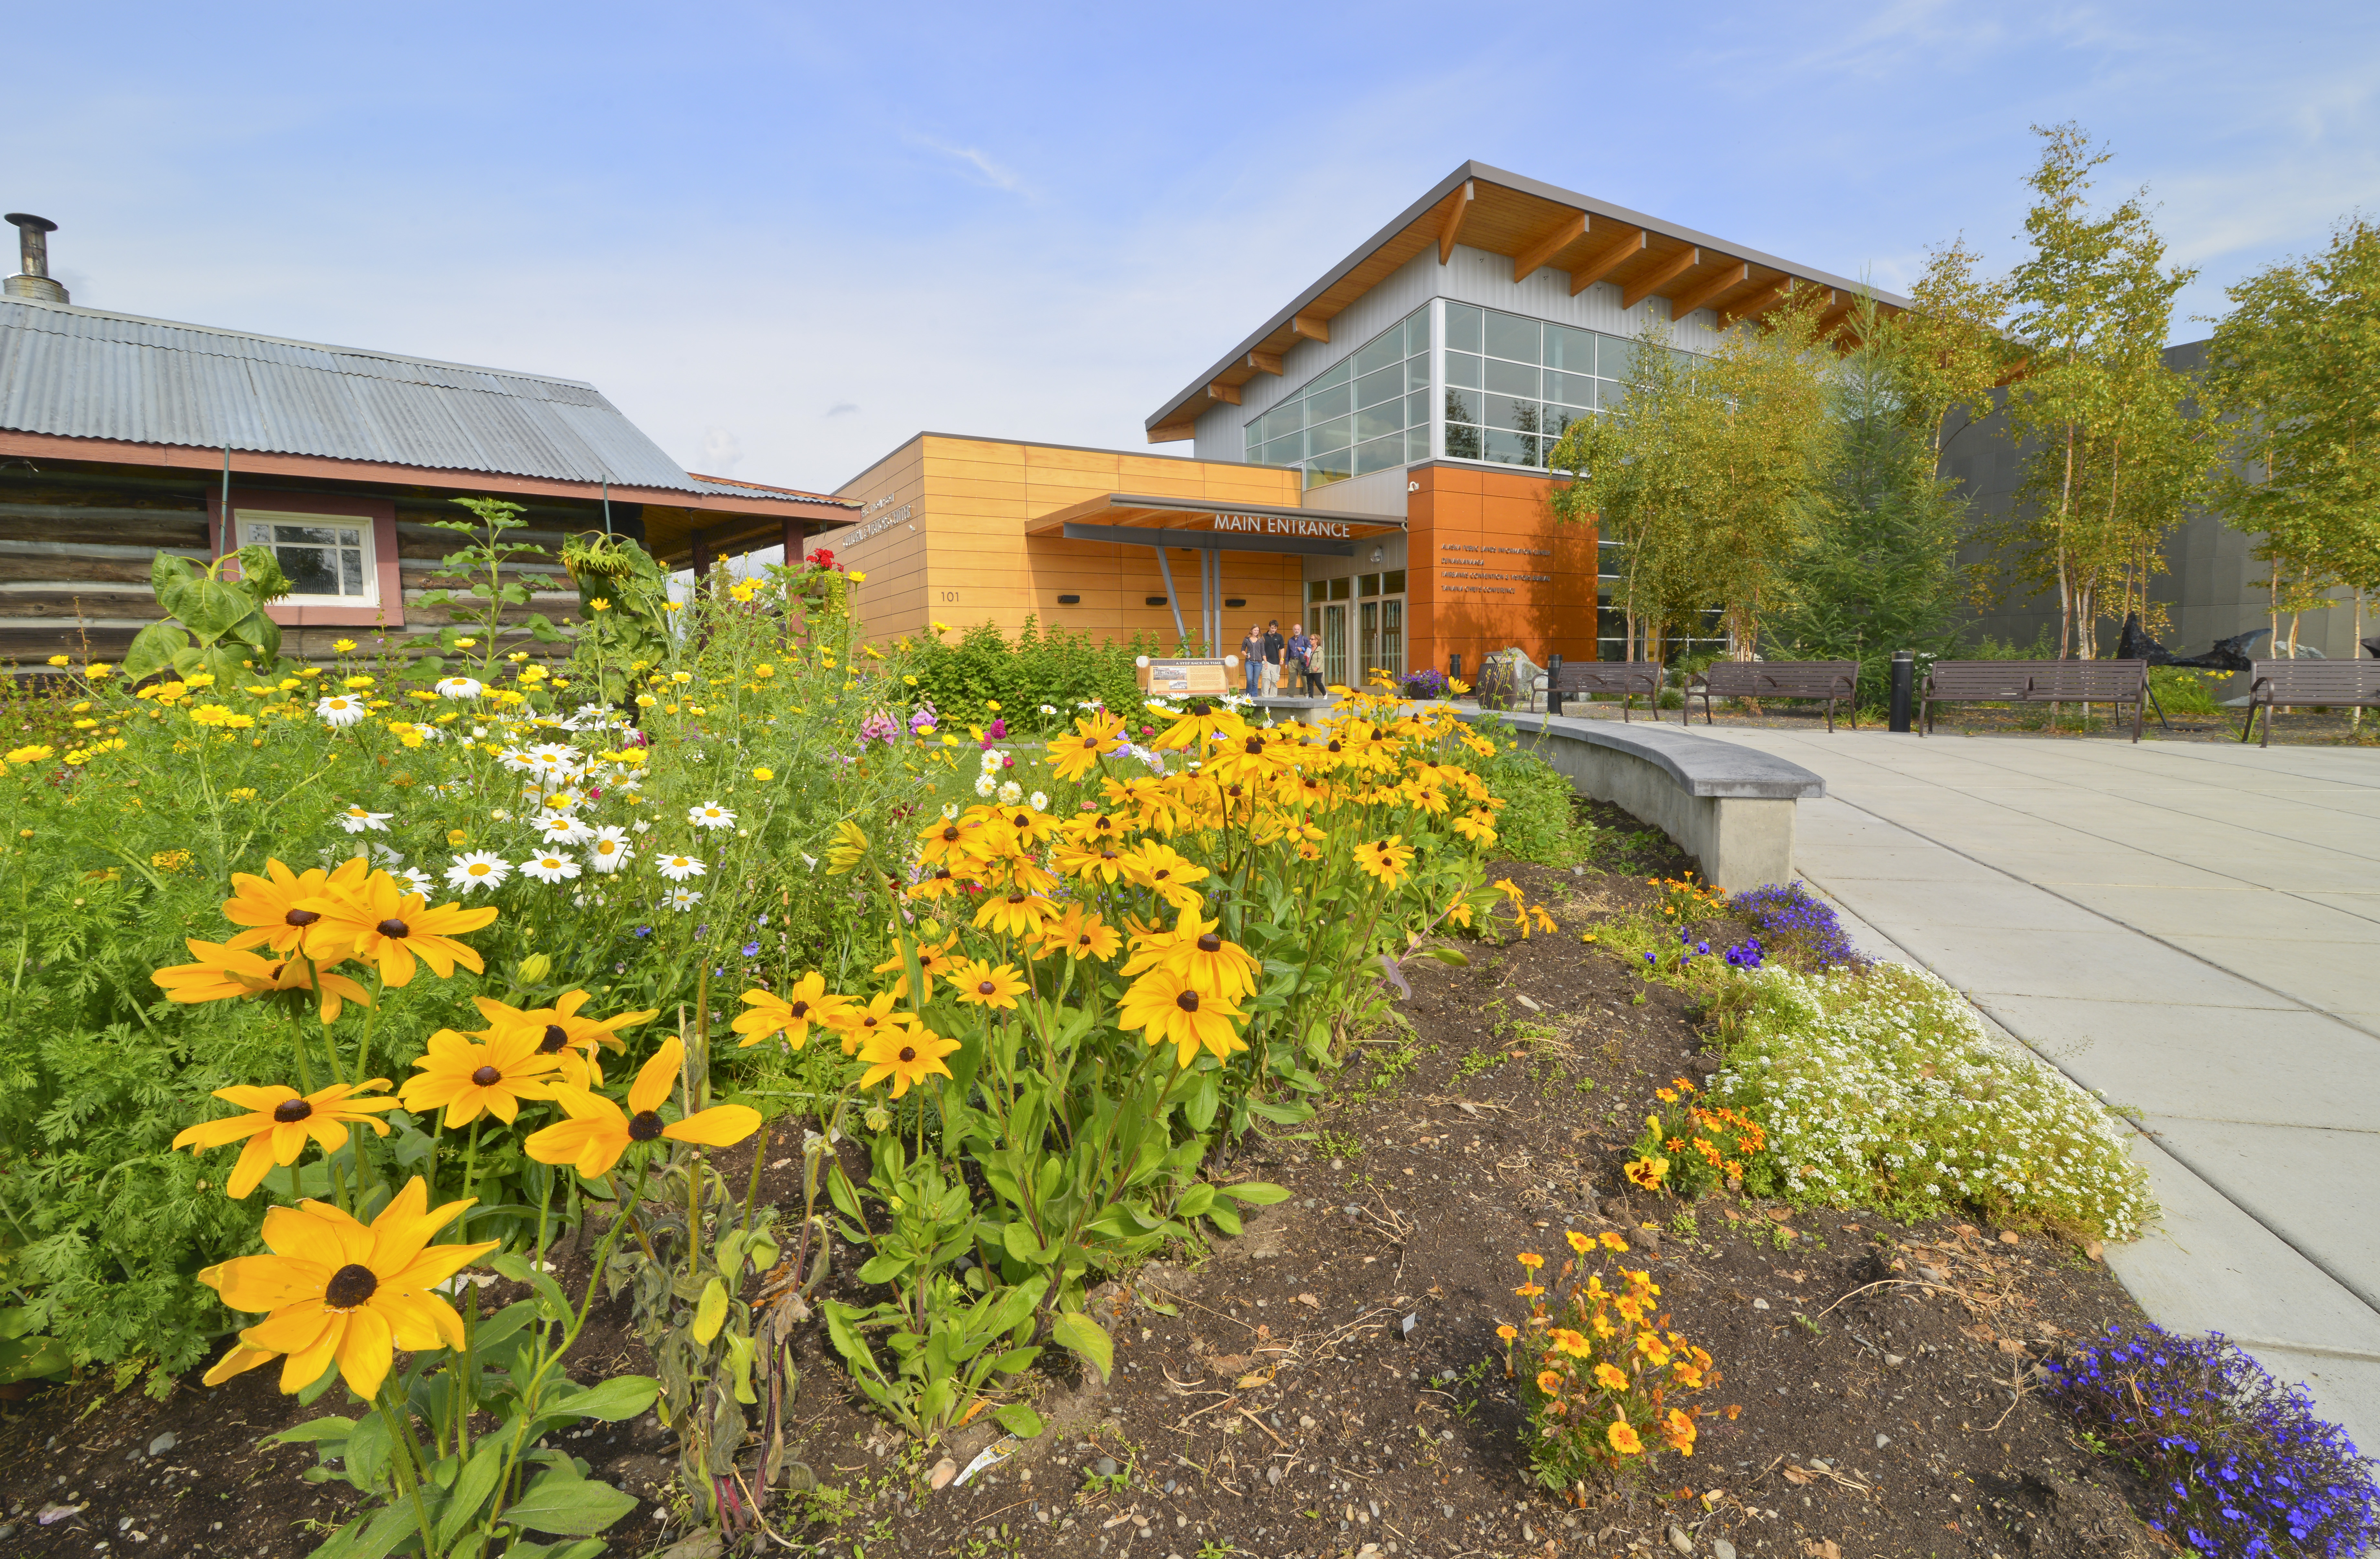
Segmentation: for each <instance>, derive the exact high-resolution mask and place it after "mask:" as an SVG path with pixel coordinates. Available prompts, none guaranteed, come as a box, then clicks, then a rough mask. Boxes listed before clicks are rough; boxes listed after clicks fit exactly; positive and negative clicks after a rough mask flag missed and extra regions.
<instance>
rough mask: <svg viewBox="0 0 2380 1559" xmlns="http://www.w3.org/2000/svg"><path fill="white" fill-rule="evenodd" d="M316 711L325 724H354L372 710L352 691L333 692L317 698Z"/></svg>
mask: <svg viewBox="0 0 2380 1559" xmlns="http://www.w3.org/2000/svg"><path fill="white" fill-rule="evenodd" d="M314 713H316V714H318V715H320V716H322V724H323V725H354V724H355V723H356V722H357V721H358V720H361V719H362V718H363V717H364V716H365V715H367V714H370V713H371V711H370V709H369V708H367V707H366V706H365V704H364V700H361V699H359V698H357V697H356V696H355V695H354V694H352V693H332V694H330V695H328V696H326V697H324V698H322V699H318V700H315V702H314Z"/></svg>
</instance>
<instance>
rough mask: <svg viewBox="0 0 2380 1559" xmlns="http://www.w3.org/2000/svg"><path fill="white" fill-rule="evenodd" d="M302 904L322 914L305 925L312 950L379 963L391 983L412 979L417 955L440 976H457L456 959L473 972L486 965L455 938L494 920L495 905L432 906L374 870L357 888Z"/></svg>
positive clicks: (317, 954) (318, 954)
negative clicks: (469, 907) (466, 906)
mask: <svg viewBox="0 0 2380 1559" xmlns="http://www.w3.org/2000/svg"><path fill="white" fill-rule="evenodd" d="M303 907H305V908H308V909H313V910H318V911H320V912H321V914H322V919H321V920H317V921H315V922H314V923H313V924H312V925H310V926H308V927H307V928H306V951H307V952H308V954H309V955H310V956H313V957H315V958H318V959H321V958H329V959H333V960H334V961H335V960H336V959H338V958H346V957H353V958H358V959H360V960H361V961H363V962H365V963H367V964H377V965H378V966H379V967H380V975H381V979H382V980H385V981H386V982H387V983H389V984H391V985H399V986H401V985H408V984H410V983H412V980H413V971H414V961H415V960H416V959H419V960H420V961H421V962H423V963H426V964H428V965H429V966H430V967H431V969H432V970H433V971H434V972H435V973H436V974H437V976H438V978H439V979H441V980H445V979H450V978H452V977H453V975H454V973H455V965H457V964H460V965H462V966H463V967H464V968H468V969H469V970H470V971H471V972H472V973H474V974H479V973H480V972H482V971H484V970H485V968H487V966H486V965H485V964H483V963H481V962H480V955H479V954H478V953H477V952H476V951H474V950H473V948H472V947H471V946H470V944H468V943H465V942H460V941H457V940H456V938H457V937H459V936H460V935H461V934H462V933H463V932H475V931H478V930H480V928H481V927H483V926H486V925H487V924H489V923H490V922H491V921H492V920H495V918H496V908H495V906H493V905H482V906H480V907H479V908H477V909H466V908H464V907H462V906H460V905H458V904H446V905H441V906H439V907H437V908H435V909H432V908H431V907H429V902H428V900H426V899H424V898H423V897H422V895H419V894H409V893H407V892H405V891H404V890H403V889H402V888H400V887H399V886H398V885H397V883H396V882H395V879H394V878H392V877H390V876H389V875H388V873H386V872H384V871H375V872H373V873H371V874H370V876H369V877H366V878H365V879H364V880H363V881H362V882H361V883H358V884H356V886H355V887H353V888H352V889H349V890H347V891H345V892H332V893H325V894H323V895H321V896H319V897H315V898H311V899H309V900H307V901H306V903H305V904H304V906H303Z"/></svg>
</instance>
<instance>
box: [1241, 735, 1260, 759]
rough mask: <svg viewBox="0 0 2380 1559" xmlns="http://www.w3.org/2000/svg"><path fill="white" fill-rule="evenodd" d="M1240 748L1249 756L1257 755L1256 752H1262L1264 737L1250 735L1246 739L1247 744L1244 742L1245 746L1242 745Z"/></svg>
mask: <svg viewBox="0 0 2380 1559" xmlns="http://www.w3.org/2000/svg"><path fill="white" fill-rule="evenodd" d="M1240 750H1242V751H1243V752H1245V753H1246V754H1247V755H1248V756H1249V757H1251V758H1253V757H1255V756H1257V754H1258V753H1260V752H1262V751H1263V750H1264V737H1249V738H1248V739H1247V744H1246V745H1245V747H1243V748H1242V749H1240Z"/></svg>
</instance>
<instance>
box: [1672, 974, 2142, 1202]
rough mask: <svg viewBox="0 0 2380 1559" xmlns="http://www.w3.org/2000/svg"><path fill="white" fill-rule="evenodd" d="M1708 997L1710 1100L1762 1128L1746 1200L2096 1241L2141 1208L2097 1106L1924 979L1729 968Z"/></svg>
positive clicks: (2133, 1174) (2138, 1178) (2119, 1141)
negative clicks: (1716, 1063)
mask: <svg viewBox="0 0 2380 1559" xmlns="http://www.w3.org/2000/svg"><path fill="white" fill-rule="evenodd" d="M1713 964H1714V967H1715V965H1716V960H1714V961H1713ZM1720 1002H1721V1005H1720V1011H1721V1014H1722V1022H1723V1023H1724V1025H1725V1029H1726V1031H1727V1034H1728V1040H1729V1043H1728V1063H1727V1066H1726V1068H1725V1069H1723V1070H1722V1071H1721V1072H1720V1073H1719V1074H1718V1076H1717V1077H1716V1078H1713V1079H1712V1081H1711V1084H1710V1094H1711V1097H1712V1098H1713V1099H1714V1100H1716V1101H1718V1102H1722V1103H1726V1104H1729V1105H1731V1106H1734V1107H1735V1108H1738V1109H1741V1110H1743V1111H1745V1112H1746V1113H1747V1114H1751V1115H1752V1116H1753V1117H1754V1118H1755V1119H1757V1120H1759V1121H1761V1122H1763V1123H1764V1124H1765V1125H1766V1126H1767V1129H1768V1148H1767V1151H1766V1152H1764V1153H1763V1154H1762V1155H1761V1156H1760V1158H1759V1160H1758V1161H1757V1162H1755V1163H1753V1164H1752V1165H1751V1166H1749V1168H1748V1170H1747V1173H1746V1175H1745V1177H1744V1180H1745V1184H1746V1186H1747V1187H1748V1188H1751V1189H1752V1190H1754V1191H1755V1192H1756V1193H1760V1194H1775V1195H1782V1196H1786V1197H1789V1198H1791V1199H1793V1200H1803V1201H1815V1202H1825V1203H1828V1204H1830V1205H1834V1206H1866V1207H1876V1208H1881V1209H1883V1210H1885V1211H1887V1212H1890V1213H1892V1214H1893V1215H1894V1216H1896V1217H1900V1218H1907V1219H1915V1218H1922V1217H1930V1216H1933V1215H1936V1214H1937V1213H1939V1212H1945V1211H1947V1210H1948V1209H1949V1207H1950V1206H1952V1205H1953V1204H1965V1205H1967V1206H1971V1207H1973V1208H1975V1209H1976V1210H1978V1211H1979V1212H1983V1213H1985V1215H1987V1216H1991V1217H1994V1218H1997V1219H1999V1220H2002V1221H2019V1220H2022V1221H2029V1222H2034V1223H2039V1224H2047V1225H2051V1226H2055V1227H2058V1228H2060V1229H2063V1230H2065V1231H2067V1232H2070V1233H2074V1234H2087V1235H2095V1236H2102V1237H2106V1238H2111V1239H2129V1238H2131V1236H2133V1235H2134V1234H2136V1233H2137V1232H2138V1231H2139V1229H2140V1227H2141V1224H2142V1223H2143V1221H2144V1220H2145V1219H2146V1218H2147V1216H2148V1215H2149V1212H2150V1211H2151V1203H2150V1200H2149V1197H2148V1190H2147V1176H2146V1175H2145V1174H2144V1173H2143V1170H2142V1169H2141V1168H2140V1166H2139V1165H2138V1164H2136V1163H2133V1162H2132V1160H2131V1156H2130V1155H2129V1154H2128V1153H2127V1152H2126V1151H2125V1144H2124V1139H2123V1135H2122V1132H2121V1130H2120V1128H2119V1127H2118V1126H2117V1124H2116V1122H2115V1120H2114V1118H2113V1117H2112V1116H2110V1115H2109V1114H2107V1110H2106V1109H2105V1108H2104V1107H2102V1106H2101V1105H2100V1104H2099V1103H2098V1102H2096V1101H2095V1100H2093V1099H2092V1098H2090V1097H2089V1096H2088V1095H2086V1094H2084V1093H2083V1091H2082V1090H2079V1089H2077V1088H2075V1087H2074V1086H2073V1085H2072V1084H2070V1083H2069V1082H2068V1081H2067V1080H2066V1079H2065V1078H2062V1077H2060V1076H2058V1073H2057V1072H2056V1071H2055V1070H2053V1069H2052V1068H2051V1067H2050V1066H2048V1065H2047V1064H2046V1062H2043V1061H2041V1060H2039V1059H2038V1058H2036V1057H2034V1056H2033V1055H2031V1054H2027V1053H2024V1052H2021V1051H2017V1050H2014V1049H2012V1048H2010V1047H2009V1046H2007V1045H2005V1044H2002V1043H2001V1042H1999V1041H1997V1040H1995V1039H1994V1038H1993V1037H1992V1036H1991V1035H1990V1034H1989V1033H1987V1032H1986V1031H1985V1029H1984V1027H1983V1024H1982V1021H1981V1020H1980V1019H1979V1018H1978V1017H1976V1015H1975V1012H1974V1009H1973V1007H1971V1006H1969V1005H1968V1004H1967V1002H1966V1000H1965V998H1964V997H1962V996H1961V995H1960V994H1959V993H1957V992H1956V991H1953V990H1951V989H1950V988H1949V986H1947V985H1945V984H1943V983H1942V982H1941V981H1940V980H1937V979H1935V978H1934V977H1933V976H1932V975H1930V974H1926V973H1925V972H1924V971H1922V970H1918V969H1913V968H1906V967H1904V966H1902V965H1899V964H1876V965H1874V966H1872V967H1870V968H1865V969H1861V970H1854V969H1850V968H1838V969H1836V970H1834V971H1833V972H1831V973H1828V974H1823V975H1804V974H1799V973H1796V972H1794V971H1793V970H1791V969H1789V968H1784V967H1782V966H1779V965H1775V964H1771V965H1769V966H1767V967H1766V968H1760V969H1757V970H1754V971H1751V972H1749V973H1745V974H1742V975H1731V976H1730V989H1729V990H1728V991H1727V992H1725V993H1723V995H1722V996H1721V998H1720Z"/></svg>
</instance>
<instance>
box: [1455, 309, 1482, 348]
mask: <svg viewBox="0 0 2380 1559" xmlns="http://www.w3.org/2000/svg"><path fill="white" fill-rule="evenodd" d="M1487 332H1488V311H1487V310H1485V309H1482V308H1480V307H1478V306H1477V305H1476V304H1472V303H1449V304H1448V305H1447V306H1446V347H1447V350H1449V351H1451V352H1484V351H1486V350H1487V349H1488V346H1487Z"/></svg>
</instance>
